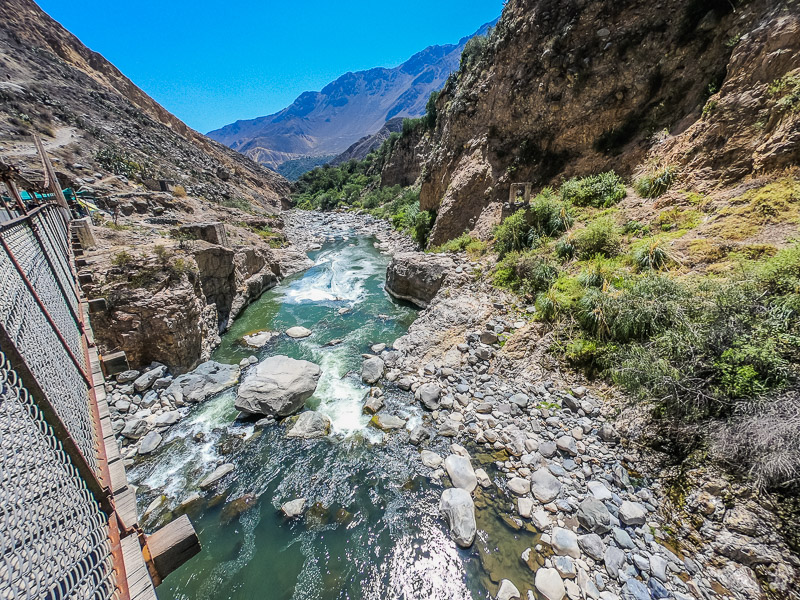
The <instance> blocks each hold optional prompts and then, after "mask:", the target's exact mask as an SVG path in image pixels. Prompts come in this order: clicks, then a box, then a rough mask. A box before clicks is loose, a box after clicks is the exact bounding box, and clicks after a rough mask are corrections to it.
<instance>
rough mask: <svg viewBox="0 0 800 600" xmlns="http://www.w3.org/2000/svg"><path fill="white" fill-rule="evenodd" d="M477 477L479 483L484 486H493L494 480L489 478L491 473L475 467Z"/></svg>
mask: <svg viewBox="0 0 800 600" xmlns="http://www.w3.org/2000/svg"><path fill="white" fill-rule="evenodd" d="M475 477H477V478H478V485H479V486H481V487H482V488H490V487H492V480H491V479H490V478H489V475H488V474H487V473H486V471H484V470H483V469H475Z"/></svg>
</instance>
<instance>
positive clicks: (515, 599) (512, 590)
mask: <svg viewBox="0 0 800 600" xmlns="http://www.w3.org/2000/svg"><path fill="white" fill-rule="evenodd" d="M519 598H520V595H519V590H518V589H517V586H515V585H514V584H513V583H511V582H510V581H509V580H508V579H503V581H501V582H500V589H499V590H498V591H497V600H519Z"/></svg>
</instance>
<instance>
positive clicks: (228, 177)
mask: <svg viewBox="0 0 800 600" xmlns="http://www.w3.org/2000/svg"><path fill="white" fill-rule="evenodd" d="M0 64H2V65H3V68H2V75H3V80H2V82H0V99H1V100H2V102H0V139H1V140H2V141H0V154H2V155H3V157H4V158H5V159H6V160H8V161H9V162H12V163H14V164H17V165H21V166H22V167H23V168H24V167H25V166H26V165H29V166H30V168H31V171H32V172H34V173H35V172H37V170H38V165H37V163H36V160H35V156H33V155H32V154H31V152H30V147H31V146H30V143H29V141H26V140H29V139H30V138H28V137H27V136H28V135H29V133H30V131H31V130H36V131H38V132H39V134H40V135H41V136H42V138H43V142H44V145H45V147H46V148H47V150H48V152H49V153H50V154H51V156H53V157H54V159H55V162H56V168H57V170H58V171H59V173H61V175H62V176H63V178H64V179H65V182H76V183H80V182H81V181H83V180H84V179H87V178H88V179H94V178H92V177H90V175H92V174H93V173H95V172H96V171H101V172H109V171H110V172H112V173H114V174H116V175H123V174H124V175H126V176H127V179H130V180H131V181H134V180H144V179H169V180H175V181H176V182H177V183H180V184H181V185H183V186H184V188H185V189H186V190H187V191H188V192H189V193H190V194H192V193H194V195H196V196H197V197H202V198H205V199H207V200H212V201H216V202H217V203H219V202H224V201H234V200H236V199H240V200H247V201H248V202H253V203H255V204H256V205H258V206H261V207H262V208H263V209H264V210H268V211H270V212H278V211H280V206H281V203H280V200H281V199H282V198H285V197H286V196H287V194H288V189H289V188H288V182H287V181H286V180H285V179H283V178H282V177H280V176H279V175H277V174H275V173H274V172H272V171H269V170H267V169H264V168H263V167H261V166H259V165H257V164H255V163H254V162H252V161H251V160H249V159H247V158H246V157H244V156H242V155H241V154H239V153H236V152H233V151H231V150H230V149H228V148H226V147H225V146H223V145H221V144H219V143H217V142H215V141H213V140H211V139H209V138H207V137H205V136H204V135H202V134H200V133H198V132H196V131H194V130H192V129H190V128H189V127H187V126H186V125H185V124H184V123H183V122H181V121H180V120H179V119H178V118H176V117H175V116H173V115H172V114H170V113H169V112H168V111H167V110H165V109H164V108H163V107H161V106H160V105H159V104H158V103H156V102H155V101H154V100H153V99H152V98H150V97H149V96H148V95H147V94H146V93H144V92H143V91H142V90H141V89H139V88H138V87H136V85H135V84H134V83H133V82H131V81H130V80H129V79H128V78H127V77H125V76H124V75H123V74H122V73H121V72H120V71H119V70H118V69H117V68H116V67H115V66H114V65H112V64H111V63H110V62H108V61H107V60H106V59H105V58H103V57H102V56H101V55H100V54H98V53H96V52H93V51H92V50H90V49H89V48H87V47H86V46H84V45H83V44H82V43H81V42H80V40H78V38H76V37H75V36H74V35H72V34H71V33H69V32H68V31H67V30H65V29H64V28H63V27H62V26H61V25H59V24H58V23H57V22H56V21H55V20H53V19H52V18H50V17H49V16H48V15H47V14H45V13H44V12H43V11H42V10H41V9H40V8H39V7H38V6H37V5H36V4H35V3H34V2H33V1H32V0H3V2H0ZM87 173H88V175H87Z"/></svg>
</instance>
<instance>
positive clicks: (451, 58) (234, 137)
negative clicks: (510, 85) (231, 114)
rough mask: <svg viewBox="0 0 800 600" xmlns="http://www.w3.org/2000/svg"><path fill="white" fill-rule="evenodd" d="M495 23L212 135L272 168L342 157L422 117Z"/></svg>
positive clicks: (352, 76)
mask: <svg viewBox="0 0 800 600" xmlns="http://www.w3.org/2000/svg"><path fill="white" fill-rule="evenodd" d="M493 25H494V22H492V23H487V24H486V25H484V26H483V27H481V28H480V29H479V30H478V31H477V32H475V34H473V35H472V36H468V37H465V38H463V39H462V40H460V41H459V42H458V44H450V45H445V46H430V47H428V48H426V49H425V50H423V51H422V52H419V53H418V54H415V55H414V56H412V57H411V58H410V59H409V60H407V61H406V62H404V63H403V64H402V65H400V66H398V67H395V68H393V69H387V68H382V67H379V68H375V69H370V70H368V71H358V72H356V73H347V74H345V75H342V76H341V77H340V78H339V79H337V80H336V81H334V82H333V83H331V84H329V85H327V86H326V87H325V88H323V89H322V91H319V92H305V93H303V94H301V95H300V96H299V97H298V98H297V100H295V101H294V103H293V104H292V105H291V106H289V107H288V108H285V109H283V110H282V111H280V112H278V113H275V114H273V115H269V116H266V117H259V118H257V119H250V120H246V121H236V122H235V123H232V124H230V125H226V126H225V127H222V128H221V129H217V130H215V131H211V132H209V134H208V136H209V137H210V138H212V139H214V140H217V141H218V142H221V143H223V144H225V145H226V146H229V147H230V148H233V149H234V150H237V151H239V152H241V153H242V154H244V155H246V156H248V157H250V158H252V159H253V160H255V161H256V162H259V163H261V164H262V165H267V166H268V167H270V168H273V169H277V167H278V166H279V165H280V164H282V163H284V162H286V161H287V160H292V159H297V158H302V157H306V156H321V155H327V154H334V155H335V154H339V153H341V152H344V151H345V150H346V149H347V148H348V147H349V146H350V145H351V144H353V143H355V142H357V141H358V140H360V139H361V138H363V137H364V136H368V135H371V134H373V133H375V132H377V131H378V130H380V129H381V128H382V127H383V125H384V123H385V122H386V121H387V120H389V119H392V118H393V117H418V116H420V115H422V114H423V113H424V112H425V104H426V103H427V101H428V98H429V96H430V95H431V92H433V91H436V90H438V89H441V87H442V86H443V85H444V83H445V81H446V80H447V78H448V76H449V75H450V73H452V72H453V71H455V70H456V69H457V68H458V65H459V61H460V59H461V52H462V50H463V49H464V46H465V45H466V43H467V42H468V41H469V40H470V39H471V38H472V37H474V36H475V35H485V34H486V33H487V32H488V30H489V28H490V27H492V26H493Z"/></svg>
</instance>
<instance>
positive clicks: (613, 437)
mask: <svg viewBox="0 0 800 600" xmlns="http://www.w3.org/2000/svg"><path fill="white" fill-rule="evenodd" d="M598 435H599V436H600V439H601V440H603V441H604V442H607V443H617V442H618V441H619V434H618V433H617V430H616V429H614V428H613V427H612V426H611V425H609V424H608V423H605V424H604V425H603V426H602V427H601V428H600V431H599V432H598Z"/></svg>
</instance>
